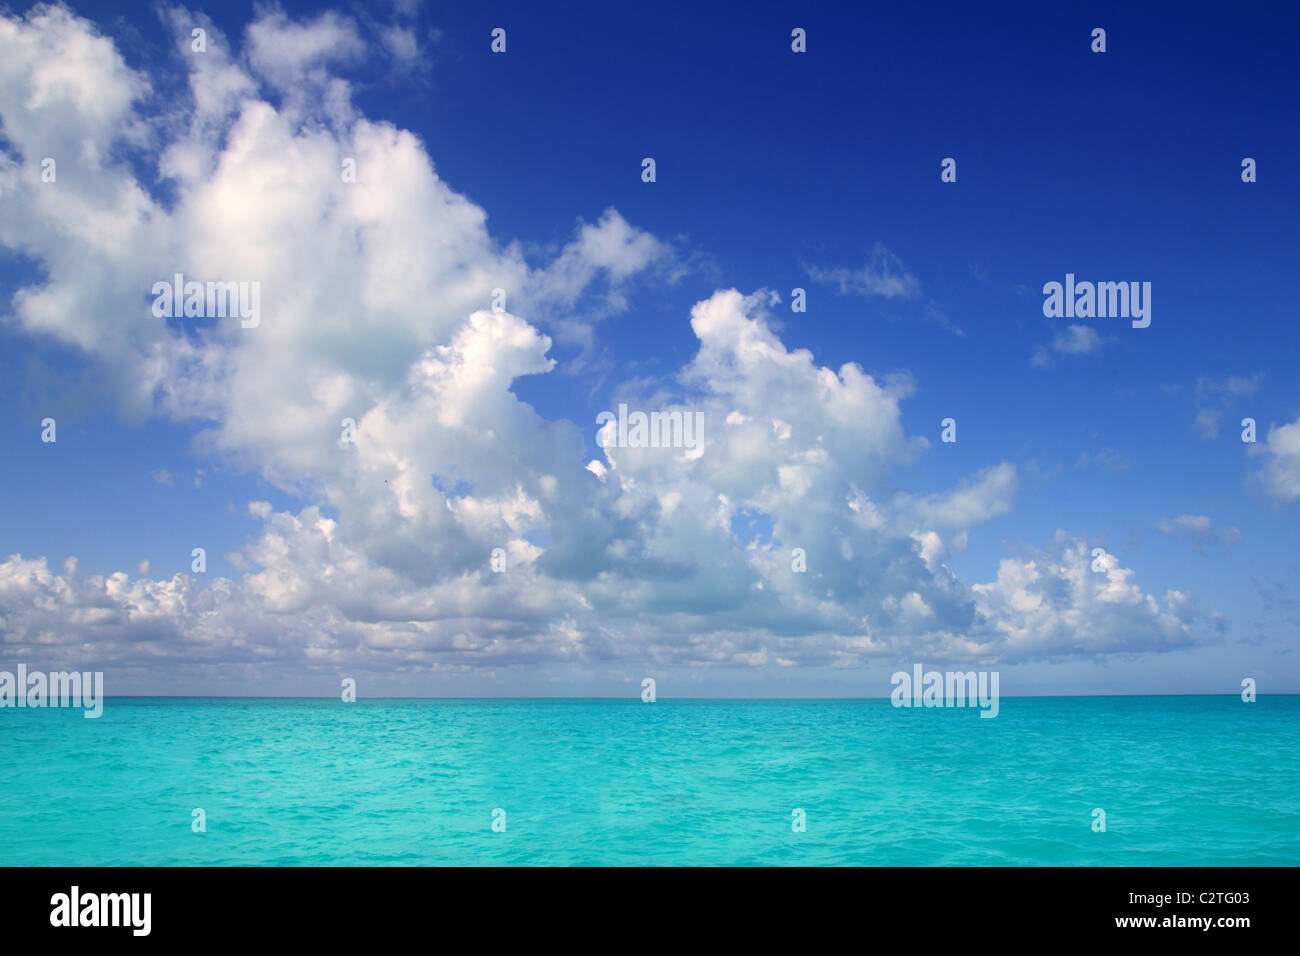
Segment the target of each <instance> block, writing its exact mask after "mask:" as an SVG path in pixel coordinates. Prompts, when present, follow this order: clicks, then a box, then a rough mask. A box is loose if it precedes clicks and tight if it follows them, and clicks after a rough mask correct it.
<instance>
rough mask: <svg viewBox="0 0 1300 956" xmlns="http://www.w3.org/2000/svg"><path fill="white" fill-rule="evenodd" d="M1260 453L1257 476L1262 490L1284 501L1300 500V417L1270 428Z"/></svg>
mask: <svg viewBox="0 0 1300 956" xmlns="http://www.w3.org/2000/svg"><path fill="white" fill-rule="evenodd" d="M1252 451H1254V449H1252ZM1259 453H1262V454H1263V455H1264V465H1263V468H1262V469H1261V470H1260V473H1259V477H1260V480H1261V481H1262V482H1263V485H1264V489H1265V491H1267V492H1268V493H1269V494H1270V495H1272V496H1273V497H1274V498H1276V499H1277V500H1278V501H1280V502H1283V503H1290V502H1292V501H1296V500H1300V418H1298V419H1296V420H1295V421H1293V422H1291V423H1290V424H1289V425H1281V426H1279V427H1277V428H1270V429H1269V431H1268V438H1267V439H1265V441H1264V444H1263V445H1262V446H1261V447H1260V449H1259Z"/></svg>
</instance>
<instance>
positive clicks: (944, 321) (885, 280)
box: [804, 242, 966, 335]
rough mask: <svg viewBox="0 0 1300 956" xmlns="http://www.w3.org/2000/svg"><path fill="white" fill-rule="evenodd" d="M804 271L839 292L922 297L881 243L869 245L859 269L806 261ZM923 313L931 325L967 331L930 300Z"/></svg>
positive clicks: (918, 284)
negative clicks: (834, 266) (869, 249)
mask: <svg viewBox="0 0 1300 956" xmlns="http://www.w3.org/2000/svg"><path fill="white" fill-rule="evenodd" d="M804 271H805V272H806V273H808V276H809V278H811V279H812V280H813V281H814V282H821V283H825V284H827V285H833V286H835V287H837V288H838V290H839V293H840V295H861V296H868V297H874V298H882V299H897V300H899V301H907V300H914V299H920V298H922V292H921V280H920V279H918V278H917V277H916V276H915V275H914V274H913V273H912V272H911V270H909V269H908V268H907V266H906V265H905V264H904V263H903V260H902V259H900V258H899V257H898V256H896V255H894V253H893V252H891V251H890V250H889V249H888V248H886V246H885V245H884V243H881V242H877V243H876V244H875V245H874V246H872V247H871V252H870V254H869V255H868V256H867V261H866V263H865V264H864V265H862V266H861V267H860V268H857V269H849V268H847V267H844V266H838V267H836V268H833V269H826V268H822V267H820V266H813V265H807V264H805V265H804ZM924 315H925V317H926V319H927V320H929V321H930V322H932V323H933V324H935V325H937V326H939V327H940V328H943V329H947V330H948V331H949V332H952V333H953V334H955V335H965V334H966V333H965V332H963V331H962V330H961V329H960V328H958V327H957V326H956V325H954V324H953V322H952V321H951V320H950V319H949V318H948V315H947V313H945V312H944V311H943V309H941V308H940V307H939V305H938V304H937V303H935V302H934V301H933V300H931V301H928V302H926V303H925V309H924Z"/></svg>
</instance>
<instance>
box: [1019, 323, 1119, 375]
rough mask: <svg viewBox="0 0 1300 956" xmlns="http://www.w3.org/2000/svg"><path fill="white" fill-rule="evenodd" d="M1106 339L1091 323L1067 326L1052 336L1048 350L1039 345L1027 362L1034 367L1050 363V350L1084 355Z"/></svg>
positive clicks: (1095, 349)
mask: <svg viewBox="0 0 1300 956" xmlns="http://www.w3.org/2000/svg"><path fill="white" fill-rule="evenodd" d="M1106 341H1107V340H1106V339H1103V338H1102V337H1101V336H1100V335H1098V334H1097V330H1096V329H1094V328H1093V327H1092V326H1091V325H1071V326H1067V327H1066V330H1065V331H1064V332H1058V333H1057V334H1056V335H1055V336H1054V337H1053V338H1052V342H1051V346H1050V350H1049V348H1048V347H1044V346H1040V347H1039V348H1038V350H1037V351H1035V352H1034V356H1033V358H1032V359H1030V363H1029V364H1031V365H1033V366H1035V367H1036V368H1046V367H1048V366H1050V365H1051V364H1052V357H1051V353H1052V352H1058V353H1060V354H1062V355H1086V354H1088V353H1089V352H1096V351H1099V350H1100V349H1101V347H1102V346H1103V345H1104V344H1105V343H1106Z"/></svg>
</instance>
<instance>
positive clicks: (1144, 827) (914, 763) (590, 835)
mask: <svg viewBox="0 0 1300 956" xmlns="http://www.w3.org/2000/svg"><path fill="white" fill-rule="evenodd" d="M196 808H201V809H202V810H203V811H204V816H205V822H206V832H201V833H199V832H194V829H193V827H192V822H193V820H194V815H193V811H194V810H195V809H196ZM1095 809H1102V810H1104V811H1105V825H1106V828H1105V832H1094V829H1093V827H1094V810H1095ZM496 810H501V811H504V824H505V828H504V832H496V831H494V830H493V819H494V811H496ZM795 810H803V811H804V817H805V819H806V830H805V831H804V832H795V829H794V827H793V826H792V823H793V822H794V820H795V815H794V811H795ZM496 816H497V819H498V820H500V819H501V814H497V815H496ZM499 825H500V824H498V826H499ZM0 864H2V865H10V866H31V865H37V866H40V865H86V866H122V865H150V866H153V865H212V864H216V865H234V866H285V865H343V866H351V865H357V866H361V865H374V864H394V865H430V864H457V865H496V864H510V865H519V864H523V865H536V864H552V865H554V864H558V865H605V864H609V865H670V864H685V865H735V864H739V865H845V864H847V865H867V866H873V865H902V866H938V865H976V866H982V865H995V866H998V865H1017V866H1019V865H1029V866H1039V865H1067V866H1107V865H1142V866H1145V865H1153V866H1165V865H1186V866H1218V865H1263V864H1272V865H1277V864H1282V865H1296V864H1300V697H1296V696H1261V697H1260V698H1259V699H1258V700H1257V701H1256V702H1254V703H1243V702H1242V701H1241V699H1240V698H1239V697H1236V696H1224V697H1215V696H1202V697H1056V698H1050V697H1038V698H1003V699H1002V701H1001V708H1000V713H999V714H998V716H997V717H996V718H994V719H987V718H980V716H979V711H978V710H974V709H969V710H967V709H921V708H917V709H907V708H898V709H896V708H894V707H892V706H891V704H890V702H889V700H887V699H886V700H762V701H757V700H665V699H660V700H658V701H656V702H654V703H649V704H647V703H642V702H641V700H640V699H631V700H626V701H625V700H590V699H583V700H559V699H543V700H360V701H357V702H356V703H351V704H345V703H343V702H342V701H339V700H315V699H230V698H222V699H197V698H109V699H108V700H107V701H106V703H105V707H104V714H103V716H102V717H101V718H100V719H98V720H86V719H84V718H83V716H82V712H81V711H80V710H77V709H62V710H58V709H55V710H16V709H3V710H0Z"/></svg>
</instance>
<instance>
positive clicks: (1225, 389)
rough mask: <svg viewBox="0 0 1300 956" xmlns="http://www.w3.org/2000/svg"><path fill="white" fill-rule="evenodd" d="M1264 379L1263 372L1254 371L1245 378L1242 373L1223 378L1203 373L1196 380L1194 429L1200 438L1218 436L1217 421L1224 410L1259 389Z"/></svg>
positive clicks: (1219, 420)
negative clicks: (1199, 434) (1215, 377)
mask: <svg viewBox="0 0 1300 956" xmlns="http://www.w3.org/2000/svg"><path fill="white" fill-rule="evenodd" d="M1263 380H1264V376H1263V373H1260V372H1256V373H1255V374H1254V375H1251V376H1250V377H1249V378H1247V377H1246V376H1244V375H1229V376H1228V377H1227V378H1224V379H1213V378H1211V377H1209V376H1208V375H1203V376H1201V377H1200V378H1198V379H1197V380H1196V405H1197V409H1196V420H1195V421H1196V430H1197V431H1198V432H1200V433H1201V437H1202V438H1218V437H1219V423H1220V422H1221V421H1222V420H1223V415H1224V412H1226V411H1227V410H1228V409H1229V408H1230V407H1231V406H1232V405H1233V404H1234V403H1235V402H1236V401H1237V400H1238V399H1241V398H1249V397H1251V396H1252V395H1254V394H1255V393H1256V392H1258V391H1259V385H1260V383H1261V382H1262V381H1263Z"/></svg>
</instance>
